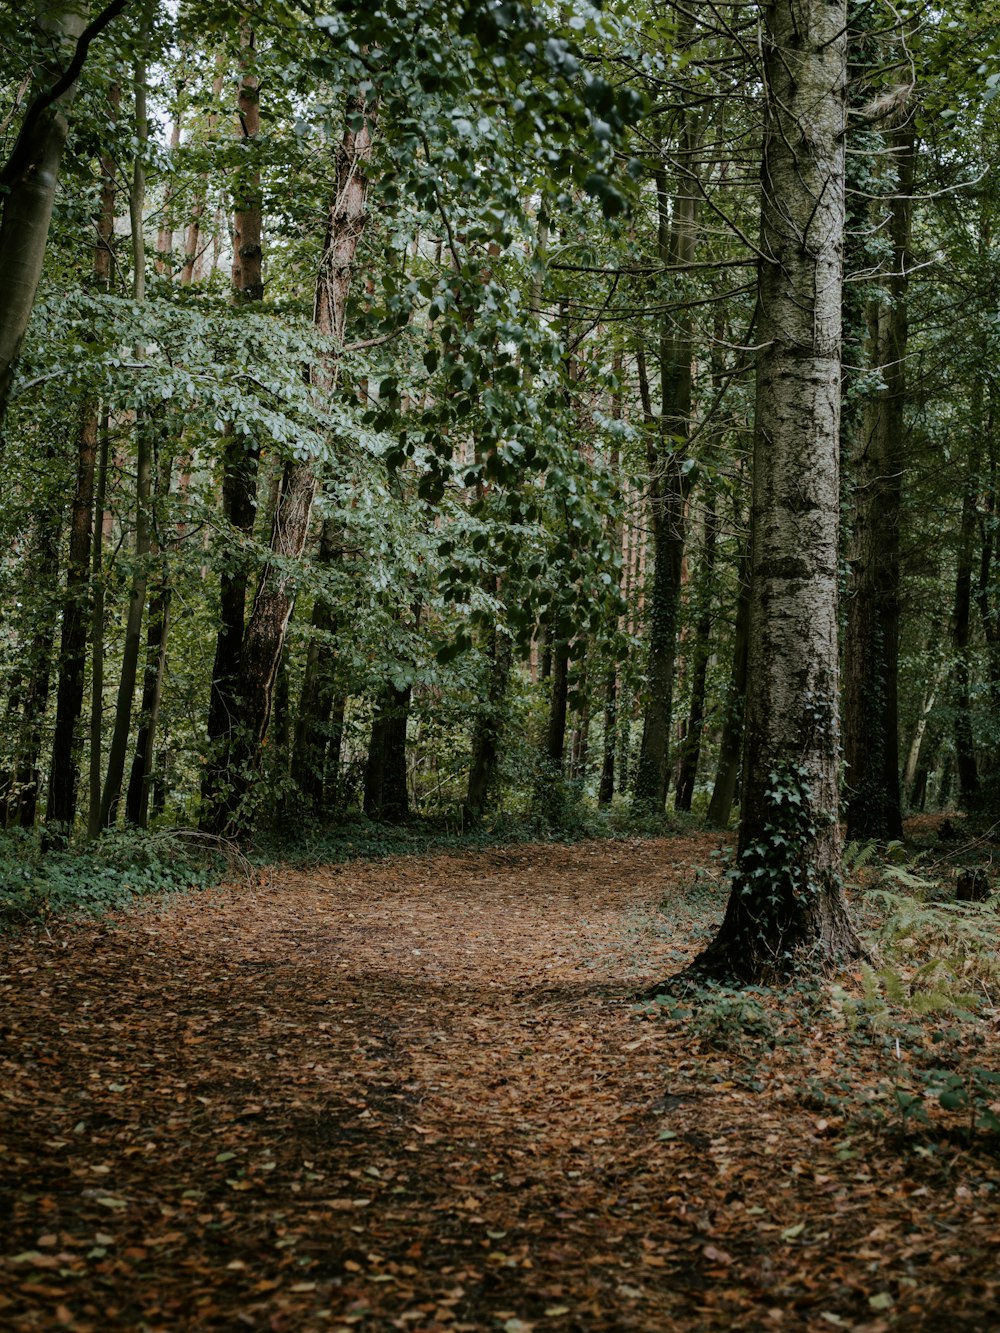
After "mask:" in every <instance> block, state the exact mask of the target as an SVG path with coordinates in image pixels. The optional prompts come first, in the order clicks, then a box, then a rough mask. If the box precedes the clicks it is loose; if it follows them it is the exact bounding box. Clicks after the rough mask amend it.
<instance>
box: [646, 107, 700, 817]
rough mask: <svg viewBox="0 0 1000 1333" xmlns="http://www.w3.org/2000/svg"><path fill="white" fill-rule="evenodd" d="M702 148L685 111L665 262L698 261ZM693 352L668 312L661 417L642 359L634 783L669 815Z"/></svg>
mask: <svg viewBox="0 0 1000 1333" xmlns="http://www.w3.org/2000/svg"><path fill="white" fill-rule="evenodd" d="M696 149H697V132H696V127H695V118H694V113H693V112H692V111H691V110H690V109H687V108H686V109H685V110H684V113H683V120H682V127H681V132H680V143H679V155H680V157H681V160H682V162H683V171H684V174H683V175H682V177H681V181H680V183H679V185H678V186H677V189H676V191H675V194H674V197H673V199H672V200H671V199H668V194H667V175H666V170H665V169H664V168H660V169H659V170H658V171H657V173H656V187H657V201H658V229H659V243H658V249H659V258H660V260H661V262H662V263H663V264H664V266H665V267H676V266H681V265H685V264H690V263H692V262H693V260H694V255H695V239H696V222H697V212H698V202H697V189H696V185H695V181H696V172H697V164H696V160H695V153H696ZM692 352H693V347H692V320H691V312H690V311H689V310H685V309H681V310H679V311H671V312H669V313H668V314H666V315H664V317H663V320H662V323H661V326H660V415H659V418H658V419H655V418H654V416H653V410H652V402H651V398H650V393H649V385H648V381H647V379H646V373H645V359H644V358H643V357H641V356H640V357H639V358H637V360H638V365H639V374H640V393H641V396H642V404H643V414H644V416H645V418H646V441H647V455H648V460H649V485H650V520H651V524H652V536H653V584H652V589H651V591H650V613H649V615H650V629H649V657H648V664H647V669H646V709H645V715H644V718H643V727H642V742H641V745H640V749H639V761H638V768H637V772H636V780H635V803H636V805H637V807H640V808H644V809H646V810H650V811H654V812H656V813H658V814H662V812H663V810H664V808H665V806H666V802H667V787H668V784H669V781H670V730H671V723H672V719H673V692H674V666H675V662H676V656H677V626H678V620H679V616H680V601H681V574H682V569H683V559H684V540H685V533H684V526H685V509H686V505H687V497H688V494H689V492H690V488H691V486H690V469H689V466H688V464H687V441H688V438H689V434H690V430H691V394H692V387H693V381H692V372H691V358H692Z"/></svg>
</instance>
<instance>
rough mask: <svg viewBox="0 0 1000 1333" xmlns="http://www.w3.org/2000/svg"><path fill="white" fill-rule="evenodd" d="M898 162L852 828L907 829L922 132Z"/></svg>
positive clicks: (854, 709) (847, 731) (863, 479)
mask: <svg viewBox="0 0 1000 1333" xmlns="http://www.w3.org/2000/svg"><path fill="white" fill-rule="evenodd" d="M890 144H891V146H892V151H893V158H894V161H895V163H896V166H897V171H898V186H897V190H896V194H895V196H894V198H893V200H892V205H891V213H890V220H889V230H890V234H891V237H892V243H893V251H892V259H891V263H892V273H891V275H890V276H889V277H888V278H886V279H884V283H883V291H884V298H883V299H882V300H880V301H879V302H878V304H877V305H876V307H875V309H874V310H873V311H872V314H871V318H870V325H871V347H872V356H871V360H872V364H873V365H875V366H877V367H878V368H879V372H880V374H881V377H882V380H883V383H884V385H885V388H884V389H882V390H881V391H880V392H879V393H877V394H876V395H874V396H873V397H872V398H871V399H870V400H869V402H868V403H867V404H866V410H865V413H864V420H863V426H862V432H861V440H860V448H859V449H858V451H857V456H856V458H855V460H854V525H853V535H852V542H851V551H850V564H851V569H852V579H851V585H850V589H849V594H848V603H847V630H846V636H845V642H844V690H843V706H844V759H845V762H846V766H847V773H846V780H845V795H846V804H847V836H848V838H851V839H853V840H867V839H870V838H874V839H878V840H879V841H882V842H888V841H891V840H893V839H898V838H902V836H903V814H902V808H901V800H900V789H899V720H898V702H897V701H898V684H897V681H898V663H899V517H900V506H901V501H902V475H903V460H904V425H903V407H904V404H905V401H906V340H907V313H906V290H907V284H908V274H907V270H908V267H909V262H910V217H911V214H912V204H911V200H910V196H911V194H912V192H913V164H914V155H915V140H914V132H913V128H912V126H911V125H904V126H901V127H900V128H899V129H897V130H896V132H895V133H894V134H893V135H892V137H891V138H890Z"/></svg>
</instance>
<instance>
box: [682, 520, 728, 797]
mask: <svg viewBox="0 0 1000 1333" xmlns="http://www.w3.org/2000/svg"><path fill="white" fill-rule="evenodd" d="M718 532H719V519H718V515H717V514H716V511H715V497H714V496H712V495H709V496H708V497H706V502H705V546H704V549H703V552H702V562H701V572H700V575H699V578H700V587H699V592H698V602H699V607H698V616H697V619H696V621H695V626H694V646H693V650H692V657H693V669H692V672H691V703H690V706H689V708H688V720H687V732H686V734H685V737H684V744H683V747H682V749H681V762H680V768H679V771H678V774H677V794H676V796H675V797H674V809H675V810H686V811H689V810H690V809H691V801H692V799H693V797H694V787H695V782H696V781H697V778H698V761H699V759H700V758H701V735H702V729H703V727H704V725H705V692H706V686H707V681H708V659H709V657H710V655H711V653H710V649H711V646H712V594H713V589H712V579H713V577H714V574H715V547H716V538H717V536H718Z"/></svg>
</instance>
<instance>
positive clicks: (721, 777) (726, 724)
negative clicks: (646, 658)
mask: <svg viewBox="0 0 1000 1333" xmlns="http://www.w3.org/2000/svg"><path fill="white" fill-rule="evenodd" d="M738 581H739V592H738V593H737V596H736V626H735V630H734V634H733V665H732V670H731V672H730V676H729V684H728V686H727V689H726V696H725V702H724V704H723V714H722V737H721V740H720V742H719V763H718V767H717V768H716V772H715V785H714V787H713V788H712V799H711V800H710V801H709V804H708V815H707V817H706V823H707V824H708V827H709V828H718V829H724V828H727V827H728V826H729V816H730V814H731V812H732V809H733V802H734V801H735V799H736V788H737V784H738V782H739V776H740V763H741V759H742V755H743V717H744V713H745V711H746V693H747V654H748V649H749V644H750V554H749V551H745V552H744V554H743V555H742V556H741V557H740V567H739V575H738Z"/></svg>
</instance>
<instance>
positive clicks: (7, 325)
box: [0, 0, 84, 429]
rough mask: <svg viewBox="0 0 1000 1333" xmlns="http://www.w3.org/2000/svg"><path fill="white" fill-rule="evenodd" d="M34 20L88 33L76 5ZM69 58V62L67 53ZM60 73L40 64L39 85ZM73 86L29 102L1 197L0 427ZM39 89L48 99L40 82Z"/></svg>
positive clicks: (59, 30)
mask: <svg viewBox="0 0 1000 1333" xmlns="http://www.w3.org/2000/svg"><path fill="white" fill-rule="evenodd" d="M35 26H36V28H37V30H38V34H39V35H42V34H44V35H45V36H47V37H48V38H49V39H50V40H51V39H56V40H58V41H61V43H62V45H63V50H64V52H65V50H66V47H67V46H68V44H69V43H71V42H72V43H73V44H74V46H75V43H76V42H77V41H78V39H79V38H80V36H81V34H82V33H83V31H84V20H83V18H82V17H81V15H80V14H79V13H78V11H77V9H76V8H75V7H74V6H72V5H68V6H67V7H66V8H65V9H64V10H60V9H59V8H58V6H56V5H54V4H51V3H46V0H36V5H35ZM74 53H75V52H74ZM65 64H66V65H68V64H69V60H68V58H67V59H66V61H65ZM60 72H61V71H56V70H53V69H42V70H39V71H37V72H36V79H35V82H36V86H38V85H40V84H41V82H42V81H43V79H44V81H45V82H46V83H47V84H48V83H54V82H55V81H56V79H57V77H58V74H59V73H60ZM75 92H76V81H75V80H74V81H73V82H72V83H70V85H69V86H68V87H67V88H66V89H65V91H64V92H63V93H62V94H61V95H60V96H59V97H57V98H56V99H55V101H53V102H51V103H50V104H49V105H46V106H45V107H44V109H43V110H41V111H40V113H39V114H38V115H37V116H33V115H32V111H33V110H34V107H32V108H29V112H28V114H27V115H26V116H25V122H24V125H23V126H22V130H21V133H20V134H19V135H18V138H17V142H16V143H15V146H14V149H13V152H12V153H11V156H10V159H9V160H8V162H7V164H6V166H5V168H4V172H3V184H4V185H5V186H6V187H7V191H8V192H7V193H6V195H4V196H3V220H2V222H0V429H2V427H3V422H4V418H5V416H6V414H7V408H8V406H9V404H10V399H11V393H12V390H13V386H14V371H15V368H16V366H17V359H18V356H19V355H20V352H21V343H22V341H23V339H24V334H25V330H26V329H27V327H28V320H29V318H30V317H31V311H32V308H33V307H34V304H35V293H36V292H37V291H38V283H39V281H40V279H41V276H42V264H43V262H44V260H45V246H46V243H47V241H48V236H49V223H50V222H51V220H52V206H53V203H54V202H55V195H56V183H57V181H58V178H59V166H60V163H61V161H62V153H63V148H64V147H65V144H66V137H67V135H68V133H69V123H68V121H67V119H66V115H67V112H68V110H69V107H70V104H71V103H72V101H73V96H74V94H75ZM37 96H38V98H39V99H40V101H41V100H44V94H43V93H42V90H41V88H40V86H39V87H38V94H37ZM40 101H39V105H40Z"/></svg>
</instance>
